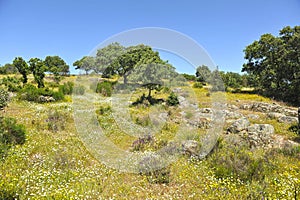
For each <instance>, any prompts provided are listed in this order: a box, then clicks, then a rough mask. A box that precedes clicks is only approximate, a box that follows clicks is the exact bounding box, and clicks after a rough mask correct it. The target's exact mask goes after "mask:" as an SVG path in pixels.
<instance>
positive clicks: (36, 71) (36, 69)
mask: <svg viewBox="0 0 300 200" xmlns="http://www.w3.org/2000/svg"><path fill="white" fill-rule="evenodd" d="M28 63H29V69H30V70H31V71H32V73H33V77H34V80H35V81H36V82H37V84H38V88H43V87H45V85H44V77H45V71H47V67H46V66H45V64H44V62H43V61H42V60H41V59H39V58H31V59H30V60H29V61H28Z"/></svg>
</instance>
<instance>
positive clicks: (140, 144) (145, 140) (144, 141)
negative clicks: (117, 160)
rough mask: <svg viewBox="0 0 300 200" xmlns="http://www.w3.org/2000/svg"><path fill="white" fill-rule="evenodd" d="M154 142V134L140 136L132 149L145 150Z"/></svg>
mask: <svg viewBox="0 0 300 200" xmlns="http://www.w3.org/2000/svg"><path fill="white" fill-rule="evenodd" d="M153 142H154V137H153V136H152V135H145V136H143V137H139V138H138V139H137V140H135V141H134V142H133V143H132V151H144V150H145V148H146V146H149V145H151V144H152V143H153Z"/></svg>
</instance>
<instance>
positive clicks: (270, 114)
mask: <svg viewBox="0 0 300 200" xmlns="http://www.w3.org/2000/svg"><path fill="white" fill-rule="evenodd" d="M283 116H285V115H284V114H281V113H276V112H269V113H267V117H268V118H270V119H278V118H280V117H283Z"/></svg>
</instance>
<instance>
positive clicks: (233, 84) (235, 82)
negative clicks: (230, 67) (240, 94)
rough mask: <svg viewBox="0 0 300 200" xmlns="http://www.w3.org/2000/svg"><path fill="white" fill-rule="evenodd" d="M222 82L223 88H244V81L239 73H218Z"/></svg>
mask: <svg viewBox="0 0 300 200" xmlns="http://www.w3.org/2000/svg"><path fill="white" fill-rule="evenodd" d="M220 74H221V77H222V80H223V82H224V85H225V88H226V89H227V88H233V89H238V88H241V87H243V86H244V87H245V86H246V85H244V80H243V78H242V76H241V75H240V74H239V73H234V72H226V73H225V72H220Z"/></svg>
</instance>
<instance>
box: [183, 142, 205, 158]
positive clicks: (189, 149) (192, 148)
mask: <svg viewBox="0 0 300 200" xmlns="http://www.w3.org/2000/svg"><path fill="white" fill-rule="evenodd" d="M181 146H182V152H183V154H187V155H189V156H198V154H199V149H200V148H199V147H200V146H199V143H198V142H197V141H195V140H186V141H183V142H182V144H181Z"/></svg>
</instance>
